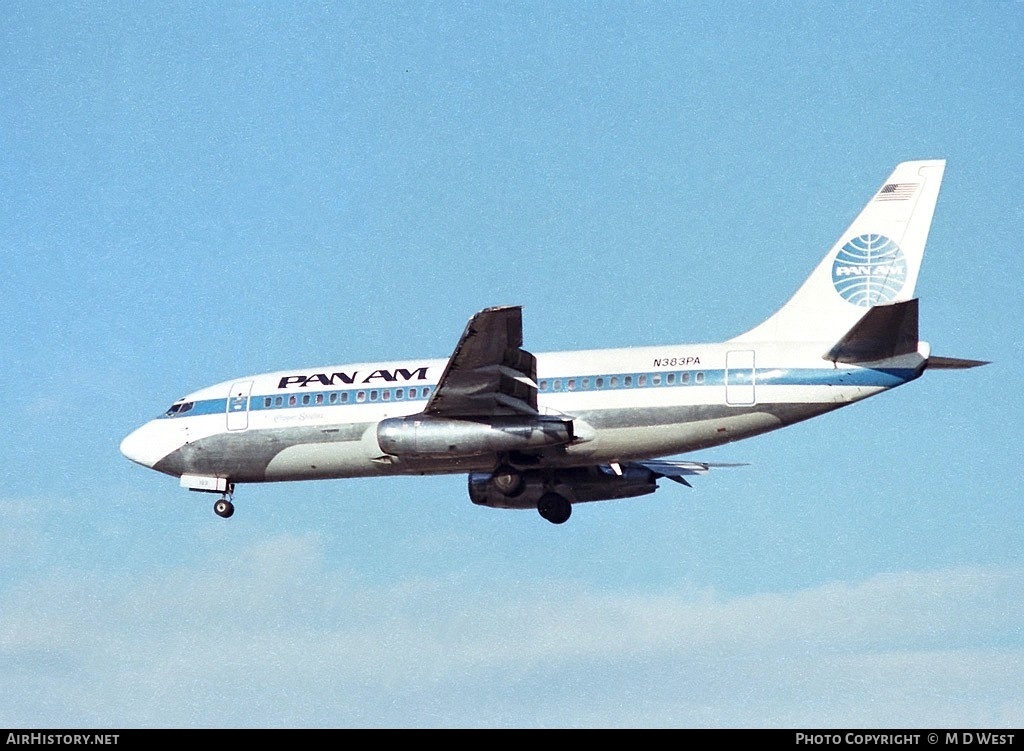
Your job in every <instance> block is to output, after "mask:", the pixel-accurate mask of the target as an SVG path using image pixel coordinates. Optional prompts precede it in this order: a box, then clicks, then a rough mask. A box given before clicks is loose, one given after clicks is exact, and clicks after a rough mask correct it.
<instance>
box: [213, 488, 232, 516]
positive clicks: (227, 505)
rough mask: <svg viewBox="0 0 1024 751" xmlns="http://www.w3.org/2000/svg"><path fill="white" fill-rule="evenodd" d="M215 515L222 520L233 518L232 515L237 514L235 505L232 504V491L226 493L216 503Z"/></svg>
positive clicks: (214, 507)
mask: <svg viewBox="0 0 1024 751" xmlns="http://www.w3.org/2000/svg"><path fill="white" fill-rule="evenodd" d="M213 513H215V514H216V515H217V516H219V517H221V518H222V519H230V518H231V515H232V514H233V513H235V504H233V503H232V502H231V491H228V492H226V493H224V495H223V496H222V497H221V498H218V499H217V500H216V501H215V502H214V504H213Z"/></svg>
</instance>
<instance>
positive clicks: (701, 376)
mask: <svg viewBox="0 0 1024 751" xmlns="http://www.w3.org/2000/svg"><path fill="white" fill-rule="evenodd" d="M695 380H696V382H697V383H704V374H703V373H698V374H697V378H696V379H695Z"/></svg>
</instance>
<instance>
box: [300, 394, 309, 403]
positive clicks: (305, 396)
mask: <svg viewBox="0 0 1024 751" xmlns="http://www.w3.org/2000/svg"><path fill="white" fill-rule="evenodd" d="M302 403H303V404H309V394H303V395H302Z"/></svg>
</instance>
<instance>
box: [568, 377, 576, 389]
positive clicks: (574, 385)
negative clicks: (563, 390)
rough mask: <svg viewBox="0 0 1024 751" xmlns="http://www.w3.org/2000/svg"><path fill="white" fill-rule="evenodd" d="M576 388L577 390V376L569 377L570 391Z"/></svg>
mask: <svg viewBox="0 0 1024 751" xmlns="http://www.w3.org/2000/svg"><path fill="white" fill-rule="evenodd" d="M575 390H576V379H575V378H570V379H569V391H575Z"/></svg>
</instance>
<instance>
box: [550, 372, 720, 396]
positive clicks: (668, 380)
mask: <svg viewBox="0 0 1024 751" xmlns="http://www.w3.org/2000/svg"><path fill="white" fill-rule="evenodd" d="M691 383H693V384H696V385H698V386H699V385H700V384H702V383H704V373H703V371H698V372H696V373H691V372H690V371H684V372H681V373H631V374H629V375H608V376H587V377H584V378H554V379H544V380H542V381H541V382H540V383H538V384H537V385H538V386H539V387H540V391H541V393H550V392H552V391H590V390H591V389H631V388H643V387H645V386H647V385H648V384H650V385H651V386H662V385H665V386H689V385H690V384H691Z"/></svg>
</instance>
